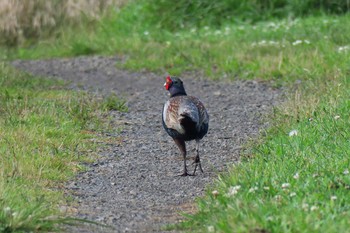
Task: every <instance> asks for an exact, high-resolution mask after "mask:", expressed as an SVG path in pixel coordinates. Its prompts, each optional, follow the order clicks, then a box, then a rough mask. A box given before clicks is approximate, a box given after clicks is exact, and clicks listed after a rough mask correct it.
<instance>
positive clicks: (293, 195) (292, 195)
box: [289, 192, 297, 197]
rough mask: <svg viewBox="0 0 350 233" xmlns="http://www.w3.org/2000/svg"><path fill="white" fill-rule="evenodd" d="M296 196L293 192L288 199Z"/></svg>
mask: <svg viewBox="0 0 350 233" xmlns="http://www.w3.org/2000/svg"><path fill="white" fill-rule="evenodd" d="M296 195H297V194H296V193H295V192H292V193H290V194H289V196H290V197H295V196H296Z"/></svg>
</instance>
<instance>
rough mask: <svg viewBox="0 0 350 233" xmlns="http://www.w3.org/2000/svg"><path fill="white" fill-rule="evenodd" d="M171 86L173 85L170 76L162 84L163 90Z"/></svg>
mask: <svg viewBox="0 0 350 233" xmlns="http://www.w3.org/2000/svg"><path fill="white" fill-rule="evenodd" d="M171 84H173V80H171V78H170V76H168V77H166V81H165V83H164V87H165V89H166V90H169V88H170V86H171Z"/></svg>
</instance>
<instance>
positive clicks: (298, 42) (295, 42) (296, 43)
mask: <svg viewBox="0 0 350 233" xmlns="http://www.w3.org/2000/svg"><path fill="white" fill-rule="evenodd" d="M301 43H303V41H302V40H296V41H294V42H293V43H292V45H293V46H295V45H298V44H301Z"/></svg>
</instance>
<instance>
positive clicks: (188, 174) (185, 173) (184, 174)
mask: <svg viewBox="0 0 350 233" xmlns="http://www.w3.org/2000/svg"><path fill="white" fill-rule="evenodd" d="M177 176H195V174H190V173H188V172H187V171H185V172H184V173H182V174H180V175H177Z"/></svg>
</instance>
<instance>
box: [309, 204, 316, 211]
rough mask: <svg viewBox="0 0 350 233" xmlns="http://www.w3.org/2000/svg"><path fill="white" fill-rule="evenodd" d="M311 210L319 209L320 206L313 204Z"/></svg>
mask: <svg viewBox="0 0 350 233" xmlns="http://www.w3.org/2000/svg"><path fill="white" fill-rule="evenodd" d="M310 210H311V211H315V210H318V206H315V205H313V206H311V208H310Z"/></svg>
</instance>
